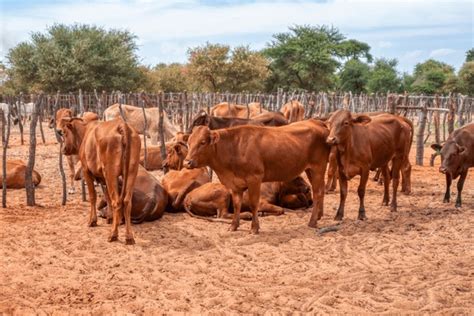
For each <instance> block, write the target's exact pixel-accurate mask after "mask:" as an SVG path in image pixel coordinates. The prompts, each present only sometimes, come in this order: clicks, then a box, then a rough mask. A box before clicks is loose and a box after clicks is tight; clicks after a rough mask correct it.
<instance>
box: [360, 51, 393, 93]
mask: <svg viewBox="0 0 474 316" xmlns="http://www.w3.org/2000/svg"><path fill="white" fill-rule="evenodd" d="M397 64H398V61H397V60H396V59H384V58H381V59H377V60H376V61H375V64H374V66H373V68H372V70H371V71H370V75H369V80H368V82H367V88H368V90H369V91H370V92H384V93H386V92H389V91H390V92H397V91H399V90H400V86H401V80H400V78H399V77H398V74H397V69H396V67H397Z"/></svg>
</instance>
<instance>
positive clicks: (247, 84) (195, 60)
mask: <svg viewBox="0 0 474 316" xmlns="http://www.w3.org/2000/svg"><path fill="white" fill-rule="evenodd" d="M188 55H189V64H188V67H189V74H190V75H191V77H192V80H193V81H195V82H200V83H202V84H203V88H204V89H206V90H210V91H213V92H217V91H221V92H223V91H229V92H240V91H244V90H246V91H258V90H261V89H263V82H264V80H265V79H266V77H267V76H268V69H267V60H266V59H265V58H264V57H263V55H261V54H260V53H258V52H255V51H252V50H250V48H249V47H247V46H239V47H236V48H234V49H233V50H231V49H230V47H229V46H227V45H221V44H210V43H207V44H206V45H204V46H198V47H194V48H191V49H189V50H188Z"/></svg>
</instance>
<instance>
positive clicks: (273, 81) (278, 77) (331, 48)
mask: <svg viewBox="0 0 474 316" xmlns="http://www.w3.org/2000/svg"><path fill="white" fill-rule="evenodd" d="M273 38H274V40H273V41H272V42H271V43H270V44H268V47H267V48H266V49H265V50H264V54H265V55H266V56H267V57H268V58H269V59H270V70H271V72H272V73H271V76H270V78H269V81H268V88H269V89H271V90H275V89H276V88H278V87H282V88H286V89H305V90H313V91H321V90H327V89H330V88H332V87H333V86H334V81H335V80H334V79H335V78H334V73H335V71H336V69H337V68H338V67H339V66H340V65H341V60H343V59H350V58H352V59H359V58H365V59H367V60H369V61H370V60H371V58H372V56H371V55H370V53H369V50H370V47H369V45H367V44H365V43H362V42H359V41H355V40H346V39H345V37H344V36H343V35H342V34H341V33H340V32H339V30H338V29H337V28H335V27H328V26H324V25H323V26H316V27H313V26H293V27H290V31H289V32H287V33H279V34H275V35H273Z"/></svg>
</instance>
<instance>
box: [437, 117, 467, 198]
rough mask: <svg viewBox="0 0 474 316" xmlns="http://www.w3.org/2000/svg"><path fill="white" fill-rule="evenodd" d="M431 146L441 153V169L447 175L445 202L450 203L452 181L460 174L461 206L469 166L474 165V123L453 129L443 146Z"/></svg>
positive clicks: (459, 196) (459, 195) (458, 195)
mask: <svg viewBox="0 0 474 316" xmlns="http://www.w3.org/2000/svg"><path fill="white" fill-rule="evenodd" d="M431 147H432V148H433V149H434V150H436V151H438V152H440V153H441V166H440V167H439V171H440V172H441V173H444V174H445V175H446V193H445V194H444V200H443V202H445V203H449V200H450V198H451V191H450V189H451V182H452V180H453V179H456V178H457V177H458V176H460V178H459V180H458V184H457V189H458V194H457V197H456V207H461V206H462V200H461V193H462V189H463V187H464V181H465V180H466V177H467V173H468V171H469V168H471V167H474V123H471V124H468V125H465V126H463V127H461V128H459V129H457V130H455V131H453V132H452V133H451V134H450V135H449V137H448V140H447V141H446V143H445V144H444V145H443V146H441V145H438V144H434V145H432V146H431Z"/></svg>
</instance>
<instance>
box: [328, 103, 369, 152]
mask: <svg viewBox="0 0 474 316" xmlns="http://www.w3.org/2000/svg"><path fill="white" fill-rule="evenodd" d="M370 121H371V118H370V117H368V116H367V115H357V116H355V117H353V116H352V115H351V112H349V111H347V110H338V111H336V112H334V114H333V115H331V117H330V118H329V119H328V121H327V122H326V125H327V126H328V128H329V136H328V138H327V139H326V142H327V143H328V144H329V145H337V144H342V143H344V142H345V141H346V140H347V139H348V138H349V137H350V135H351V129H352V127H353V126H354V125H356V124H367V123H368V122H370Z"/></svg>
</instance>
